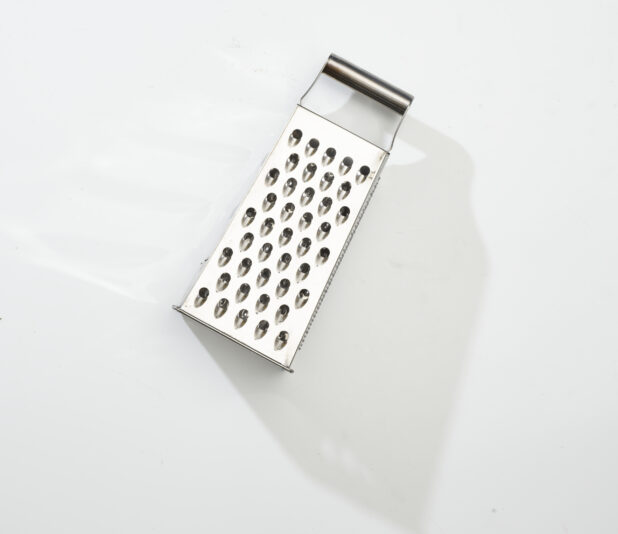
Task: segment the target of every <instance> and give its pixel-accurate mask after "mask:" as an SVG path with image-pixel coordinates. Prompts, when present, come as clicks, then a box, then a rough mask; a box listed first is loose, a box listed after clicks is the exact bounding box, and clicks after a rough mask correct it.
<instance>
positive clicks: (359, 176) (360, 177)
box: [356, 165, 371, 184]
mask: <svg viewBox="0 0 618 534" xmlns="http://www.w3.org/2000/svg"><path fill="white" fill-rule="evenodd" d="M370 172H371V169H369V167H367V165H363V166H362V167H361V168H360V169H358V172H357V173H356V183H357V184H362V183H363V182H364V181H365V180H366V179H367V176H369V173H370Z"/></svg>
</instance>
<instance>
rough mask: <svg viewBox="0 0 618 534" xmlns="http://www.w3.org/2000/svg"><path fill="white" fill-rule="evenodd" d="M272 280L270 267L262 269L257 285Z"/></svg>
mask: <svg viewBox="0 0 618 534" xmlns="http://www.w3.org/2000/svg"><path fill="white" fill-rule="evenodd" d="M269 280H270V269H262V270H261V271H260V274H258V276H257V280H256V282H257V285H258V287H262V286H263V285H265V284H266V283H267V282H268V281H269Z"/></svg>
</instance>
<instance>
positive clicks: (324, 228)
mask: <svg viewBox="0 0 618 534" xmlns="http://www.w3.org/2000/svg"><path fill="white" fill-rule="evenodd" d="M329 233H330V223H328V222H323V223H322V224H321V225H320V227H319V228H318V232H317V235H316V237H317V238H318V239H320V240H321V239H324V238H325V237H326V236H328V234H329Z"/></svg>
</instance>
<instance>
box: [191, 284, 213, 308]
mask: <svg viewBox="0 0 618 534" xmlns="http://www.w3.org/2000/svg"><path fill="white" fill-rule="evenodd" d="M208 295H210V291H208V288H207V287H201V288H200V290H199V291H198V292H197V297H195V303H194V305H195V307H196V308H199V307H200V306H201V305H202V304H204V302H206V299H207V298H208Z"/></svg>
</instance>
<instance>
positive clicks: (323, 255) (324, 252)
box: [318, 247, 330, 263]
mask: <svg viewBox="0 0 618 534" xmlns="http://www.w3.org/2000/svg"><path fill="white" fill-rule="evenodd" d="M329 256H330V250H329V249H328V248H327V247H322V248H321V249H320V252H318V263H326V261H327V260H328V258H329Z"/></svg>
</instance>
